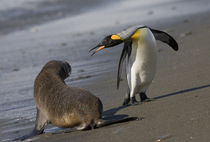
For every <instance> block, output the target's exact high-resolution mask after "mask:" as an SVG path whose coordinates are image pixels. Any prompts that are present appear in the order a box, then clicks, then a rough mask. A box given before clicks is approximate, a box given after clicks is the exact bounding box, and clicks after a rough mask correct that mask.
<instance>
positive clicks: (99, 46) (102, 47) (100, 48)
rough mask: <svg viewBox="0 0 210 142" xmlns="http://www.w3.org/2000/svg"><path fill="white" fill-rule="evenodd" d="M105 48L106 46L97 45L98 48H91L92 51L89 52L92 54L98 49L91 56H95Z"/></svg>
mask: <svg viewBox="0 0 210 142" xmlns="http://www.w3.org/2000/svg"><path fill="white" fill-rule="evenodd" d="M96 48H98V49H96ZM104 48H105V46H104V45H97V46H96V47H93V48H91V49H90V50H89V52H91V51H92V50H94V49H96V50H95V51H94V52H93V53H92V54H91V56H93V55H94V54H95V53H96V52H98V51H100V50H102V49H104Z"/></svg>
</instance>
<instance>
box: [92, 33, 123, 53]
mask: <svg viewBox="0 0 210 142" xmlns="http://www.w3.org/2000/svg"><path fill="white" fill-rule="evenodd" d="M122 42H123V39H121V38H120V37H119V36H118V35H116V34H113V35H109V36H107V37H105V38H104V39H103V40H102V41H101V42H100V43H99V44H98V45H97V46H96V47H94V48H92V49H90V50H89V52H91V51H92V50H94V49H96V48H98V49H96V51H94V52H93V54H92V55H94V54H95V53H96V52H98V51H100V50H101V49H103V48H109V47H113V46H116V45H118V44H121V43H122Z"/></svg>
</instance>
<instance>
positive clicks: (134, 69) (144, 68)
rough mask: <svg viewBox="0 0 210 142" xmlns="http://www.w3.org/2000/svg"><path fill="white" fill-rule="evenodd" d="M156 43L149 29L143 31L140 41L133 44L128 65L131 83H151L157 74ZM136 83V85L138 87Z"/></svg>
mask: <svg viewBox="0 0 210 142" xmlns="http://www.w3.org/2000/svg"><path fill="white" fill-rule="evenodd" d="M156 62H157V51H156V41H155V38H154V36H153V34H152V32H151V31H150V30H149V29H141V31H140V35H139V38H138V39H135V40H133V42H132V51H131V55H130V58H129V59H128V64H127V71H128V72H127V73H128V74H130V77H129V78H130V79H131V82H133V81H135V82H136V83H137V84H141V83H151V81H152V80H153V78H154V76H155V72H156ZM136 83H135V85H137V84H136Z"/></svg>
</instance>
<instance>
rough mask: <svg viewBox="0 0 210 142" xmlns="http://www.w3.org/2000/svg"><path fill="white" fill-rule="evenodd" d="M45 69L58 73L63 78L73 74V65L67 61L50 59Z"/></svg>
mask: <svg viewBox="0 0 210 142" xmlns="http://www.w3.org/2000/svg"><path fill="white" fill-rule="evenodd" d="M43 70H45V71H49V72H53V73H55V74H58V75H59V76H60V77H61V78H62V79H63V80H64V79H66V78H67V77H69V75H70V74H71V66H70V65H69V63H68V62H66V61H56V60H52V61H49V62H48V63H47V64H46V65H45V66H44V67H43Z"/></svg>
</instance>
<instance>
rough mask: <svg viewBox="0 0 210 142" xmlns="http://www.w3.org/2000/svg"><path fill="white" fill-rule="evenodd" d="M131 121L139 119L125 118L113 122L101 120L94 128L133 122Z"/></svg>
mask: <svg viewBox="0 0 210 142" xmlns="http://www.w3.org/2000/svg"><path fill="white" fill-rule="evenodd" d="M133 120H140V118H139V117H126V118H122V119H114V120H102V119H101V120H99V121H98V123H97V124H96V128H100V127H104V126H108V125H112V124H115V123H123V122H128V121H133Z"/></svg>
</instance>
